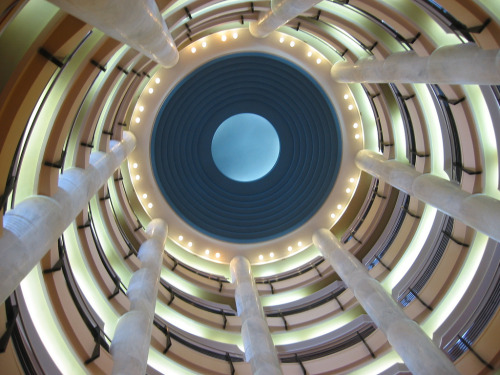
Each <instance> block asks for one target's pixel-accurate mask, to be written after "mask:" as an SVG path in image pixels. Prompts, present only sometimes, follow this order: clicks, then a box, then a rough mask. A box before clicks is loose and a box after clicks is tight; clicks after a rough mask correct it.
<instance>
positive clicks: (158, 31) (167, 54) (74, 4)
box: [49, 0, 179, 67]
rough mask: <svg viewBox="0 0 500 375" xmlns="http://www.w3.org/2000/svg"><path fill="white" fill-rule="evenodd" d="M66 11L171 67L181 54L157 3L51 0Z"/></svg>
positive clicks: (118, 0)
mask: <svg viewBox="0 0 500 375" xmlns="http://www.w3.org/2000/svg"><path fill="white" fill-rule="evenodd" d="M49 1H50V2H51V3H53V4H55V5H57V6H58V7H60V8H61V9H62V10H64V11H65V12H67V13H69V14H71V15H72V16H74V17H76V18H79V19H81V20H82V21H84V22H86V23H88V24H90V25H93V26H95V27H97V28H98V29H100V30H101V31H103V32H104V33H105V34H107V35H109V36H110V37H112V38H114V39H116V40H119V41H120V42H122V43H125V44H128V45H129V46H130V47H132V48H134V49H136V50H137V51H139V52H141V53H142V54H144V55H146V56H147V57H149V58H151V59H153V60H155V61H156V62H157V63H159V64H161V65H163V66H166V67H170V66H174V65H175V64H176V63H177V61H178V60H179V52H178V51H177V47H176V45H175V42H174V40H173V39H172V36H171V34H170V32H169V31H168V29H167V25H166V24H165V20H164V19H163V17H162V15H161V13H160V10H159V9H158V6H157V5H156V2H155V1H154V0H143V1H137V0H101V1H95V0H49Z"/></svg>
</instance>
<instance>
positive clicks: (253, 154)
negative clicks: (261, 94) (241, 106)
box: [212, 113, 280, 182]
mask: <svg viewBox="0 0 500 375" xmlns="http://www.w3.org/2000/svg"><path fill="white" fill-rule="evenodd" d="M279 153H280V141H279V137H278V133H277V132H276V130H275V129H274V127H273V125H272V124H271V123H270V122H269V121H267V120H266V119H265V118H264V117H262V116H259V115H256V114H253V113H240V114H237V115H234V116H231V117H229V118H228V119H226V120H225V121H224V122H222V124H221V125H220V126H219V127H218V128H217V130H216V131H215V134H214V137H213V139H212V157H213V159H214V162H215V165H216V166H217V168H218V169H219V171H221V173H222V174H224V175H225V176H226V177H228V178H230V179H232V180H235V181H240V182H249V181H255V180H258V179H259V178H262V177H264V176H265V175H266V174H268V173H269V172H270V171H271V169H273V167H274V165H275V164H276V161H277V160H278V156H279Z"/></svg>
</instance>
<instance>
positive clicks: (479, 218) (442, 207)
mask: <svg viewBox="0 0 500 375" xmlns="http://www.w3.org/2000/svg"><path fill="white" fill-rule="evenodd" d="M356 165H357V166H358V168H360V169H361V170H363V171H365V172H367V173H369V174H371V175H372V176H375V177H377V178H380V179H382V180H384V181H385V182H387V183H389V184H391V185H392V186H394V187H395V188H398V189H399V190H402V191H404V192H405V193H408V194H410V195H412V196H415V197H416V198H418V199H419V200H421V201H422V202H425V203H427V204H430V205H431V206H433V207H435V208H437V209H438V210H439V211H442V212H444V213H445V214H447V215H449V216H451V217H453V218H455V219H458V220H460V221H461V222H463V223H464V224H466V225H468V226H470V227H471V228H474V229H476V230H478V231H480V232H482V233H484V234H486V235H488V236H489V237H491V238H493V239H494V240H495V241H498V242H500V232H499V231H498V224H499V223H500V201H499V200H498V199H495V198H492V197H490V196H487V195H484V194H470V193H467V192H465V191H463V190H462V189H461V188H460V186H459V185H457V184H455V183H453V182H451V181H447V180H445V179H443V178H440V177H437V176H433V175H430V174H422V173H419V172H417V171H416V170H415V169H414V168H413V167H411V166H410V165H408V164H405V163H402V162H399V161H396V160H386V159H385V158H384V157H383V156H382V155H380V154H377V153H376V152H373V151H369V150H361V151H359V152H358V154H357V155H356Z"/></svg>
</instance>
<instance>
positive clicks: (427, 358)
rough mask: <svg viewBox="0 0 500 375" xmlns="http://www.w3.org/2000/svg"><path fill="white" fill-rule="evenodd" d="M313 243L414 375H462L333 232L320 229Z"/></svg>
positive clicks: (314, 236)
mask: <svg viewBox="0 0 500 375" xmlns="http://www.w3.org/2000/svg"><path fill="white" fill-rule="evenodd" d="M313 242H314V244H315V245H316V247H317V248H318V249H319V250H320V251H321V252H322V253H323V256H324V257H325V258H327V259H329V260H330V263H331V264H332V267H333V268H334V269H335V271H336V272H337V273H338V275H339V276H340V277H341V279H342V280H343V281H344V282H345V284H346V285H347V286H348V287H349V288H351V289H352V291H353V293H354V295H355V296H356V298H357V300H358V301H359V303H360V304H361V306H363V308H364V309H365V311H366V312H367V313H368V315H369V316H370V317H371V318H372V319H373V321H374V322H375V324H376V325H377V326H378V328H380V329H381V330H382V332H384V333H385V335H386V336H387V340H388V341H389V343H390V344H391V345H392V347H393V348H394V350H396V352H398V354H399V355H400V356H401V358H402V359H403V360H404V362H405V364H406V365H407V366H408V368H409V369H410V371H411V372H412V373H413V374H415V375H427V374H440V375H445V374H446V375H458V371H457V370H456V369H455V367H454V366H453V364H452V363H451V362H450V360H449V359H448V358H447V357H446V355H445V354H444V353H443V352H442V351H441V350H440V349H439V348H438V347H436V346H435V345H434V343H433V342H432V341H431V340H430V338H429V337H428V336H427V335H426V334H425V332H424V331H423V330H422V329H421V328H420V326H419V325H418V324H417V323H415V322H414V321H413V320H411V319H410V318H408V317H407V316H406V314H405V313H404V312H403V310H402V309H401V307H400V306H398V304H397V303H396V302H395V301H394V299H393V298H392V297H391V296H390V295H389V293H387V292H386V291H385V289H384V288H382V286H381V285H380V283H379V282H378V281H377V280H375V279H374V278H373V277H371V276H370V275H369V274H368V271H367V270H366V268H365V267H364V266H363V265H362V264H361V263H360V262H359V260H358V259H357V258H356V257H355V256H354V255H352V254H351V253H350V252H348V251H347V250H345V249H344V248H343V247H342V244H341V243H340V242H339V241H338V239H337V238H336V237H335V236H334V235H333V234H332V233H331V232H330V231H329V230H327V229H320V230H318V231H317V232H316V233H314V235H313Z"/></svg>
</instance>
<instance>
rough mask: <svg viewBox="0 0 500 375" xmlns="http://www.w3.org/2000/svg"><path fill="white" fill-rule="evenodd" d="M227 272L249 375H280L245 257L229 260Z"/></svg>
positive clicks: (274, 349)
mask: <svg viewBox="0 0 500 375" xmlns="http://www.w3.org/2000/svg"><path fill="white" fill-rule="evenodd" d="M230 269H231V278H232V283H233V284H236V289H235V293H234V294H235V299H236V307H237V310H238V315H239V316H240V317H241V324H242V325H241V336H242V337H243V346H244V347H245V360H246V361H247V362H249V363H250V366H251V367H252V373H253V375H283V373H282V372H281V368H280V363H279V360H278V354H277V353H276V348H275V346H274V343H273V340H272V338H271V333H270V332H269V326H268V325H267V321H266V317H265V315H264V310H263V309H262V305H261V303H260V298H259V292H258V291H257V287H256V286H255V281H254V279H253V276H252V269H251V267H250V262H249V261H248V259H247V258H245V257H242V256H237V257H235V258H233V259H232V260H231V263H230Z"/></svg>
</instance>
